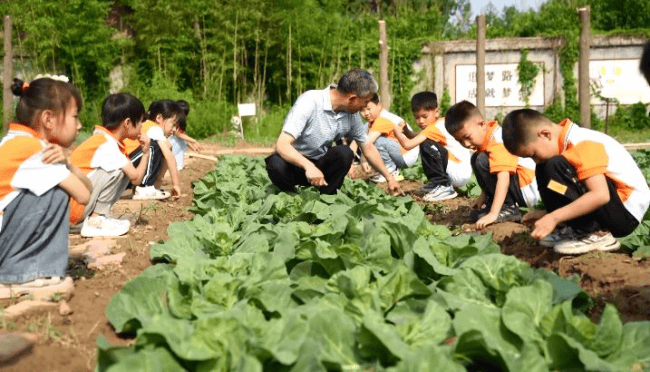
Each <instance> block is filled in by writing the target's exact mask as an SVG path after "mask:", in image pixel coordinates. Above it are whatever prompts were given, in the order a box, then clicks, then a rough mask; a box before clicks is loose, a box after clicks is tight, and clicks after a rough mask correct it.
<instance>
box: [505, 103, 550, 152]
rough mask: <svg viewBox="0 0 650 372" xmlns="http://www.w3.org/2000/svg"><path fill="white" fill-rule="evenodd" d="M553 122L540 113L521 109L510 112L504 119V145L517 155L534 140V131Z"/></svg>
mask: <svg viewBox="0 0 650 372" xmlns="http://www.w3.org/2000/svg"><path fill="white" fill-rule="evenodd" d="M550 122H551V121H550V120H549V119H548V118H546V117H545V116H544V115H542V114H541V113H539V112H538V111H535V110H531V109H520V110H515V111H512V112H510V113H509V114H508V115H506V117H505V118H504V119H503V125H502V126H501V128H502V129H501V137H502V139H503V145H504V146H505V148H506V150H508V152H510V153H511V154H515V155H516V154H517V153H518V152H519V149H520V148H521V147H522V146H525V145H527V144H528V143H530V142H531V140H532V139H533V134H534V129H536V128H538V127H539V126H540V125H541V124H544V123H550Z"/></svg>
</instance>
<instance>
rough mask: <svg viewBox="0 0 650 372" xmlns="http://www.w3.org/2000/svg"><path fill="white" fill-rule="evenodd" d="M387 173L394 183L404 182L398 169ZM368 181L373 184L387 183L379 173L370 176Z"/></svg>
mask: <svg viewBox="0 0 650 372" xmlns="http://www.w3.org/2000/svg"><path fill="white" fill-rule="evenodd" d="M389 172H390V175H391V176H393V178H394V179H395V181H404V176H402V174H401V173H400V172H399V169H395V170H392V171H389ZM370 181H372V182H374V183H384V182H388V181H387V180H386V177H384V176H383V175H382V174H381V173H375V174H373V175H372V176H370Z"/></svg>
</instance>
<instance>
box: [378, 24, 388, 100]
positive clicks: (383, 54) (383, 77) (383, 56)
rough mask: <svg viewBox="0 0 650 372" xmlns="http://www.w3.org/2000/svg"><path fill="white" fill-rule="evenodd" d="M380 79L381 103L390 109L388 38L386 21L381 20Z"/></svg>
mask: <svg viewBox="0 0 650 372" xmlns="http://www.w3.org/2000/svg"><path fill="white" fill-rule="evenodd" d="M379 80H380V82H381V83H380V84H381V98H380V100H381V104H382V106H384V108H386V110H390V104H391V98H390V85H389V83H388V40H387V38H386V21H384V20H380V21H379Z"/></svg>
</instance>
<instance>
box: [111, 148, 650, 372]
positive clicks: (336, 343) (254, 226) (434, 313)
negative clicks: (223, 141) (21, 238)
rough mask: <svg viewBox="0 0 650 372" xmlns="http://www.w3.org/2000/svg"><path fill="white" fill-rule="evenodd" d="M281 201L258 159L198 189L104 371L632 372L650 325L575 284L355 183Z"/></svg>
mask: <svg viewBox="0 0 650 372" xmlns="http://www.w3.org/2000/svg"><path fill="white" fill-rule="evenodd" d="M341 191H342V192H340V193H339V194H337V195H320V194H319V193H318V192H317V191H316V190H315V189H314V188H303V189H301V190H300V192H299V193H298V194H295V195H290V194H286V193H278V191H277V189H276V188H275V187H273V186H272V185H271V184H270V181H269V180H268V177H267V175H266V172H265V170H264V166H263V159H261V158H258V159H249V158H244V157H228V158H224V159H222V160H221V162H220V163H219V167H218V168H217V169H216V170H214V171H213V172H211V173H209V174H207V175H206V176H205V177H204V178H203V179H202V180H200V181H199V182H197V183H196V185H195V204H194V207H193V208H192V209H193V211H194V212H195V213H197V216H196V217H195V218H194V219H193V220H191V221H187V222H180V223H174V224H172V225H171V226H170V227H169V235H170V239H169V240H168V241H167V242H165V243H161V244H157V245H155V246H154V247H152V250H151V257H152V259H154V260H156V261H159V262H161V263H159V264H157V265H154V266H153V267H151V268H149V269H147V270H146V271H145V272H143V273H142V274H141V275H140V276H139V277H137V278H135V279H134V280H132V281H131V282H129V283H127V284H126V285H125V286H124V288H123V289H122V290H121V291H120V292H119V293H117V294H116V295H115V296H114V297H113V298H112V300H111V302H110V304H109V306H108V308H107V310H106V315H107V316H108V318H109V320H110V322H111V324H112V325H113V326H114V327H115V329H116V330H117V331H118V332H126V333H131V334H135V335H136V336H137V338H136V341H135V345H134V346H133V347H130V348H125V347H111V346H110V345H108V344H107V342H106V341H105V340H104V339H103V338H102V337H100V338H99V339H98V348H99V351H98V370H99V371H122V370H124V371H126V370H128V371H146V370H170V371H172V370H174V371H176V370H182V369H186V370H195V371H296V372H297V371H323V372H324V371H365V370H369V369H372V370H374V371H465V370H472V371H479V370H501V371H523V370H531V371H550V370H586V371H596V370H597V371H629V370H630V367H631V366H632V365H635V366H636V367H641V368H644V366H646V367H647V364H648V363H649V362H650V357H649V356H648V354H647V344H648V342H650V322H630V323H627V324H622V323H621V320H620V319H619V316H618V313H617V311H616V309H615V308H614V307H613V306H611V305H607V306H606V307H605V309H604V312H603V315H602V317H601V320H600V323H599V324H595V323H593V322H592V321H591V320H589V318H588V317H586V316H585V315H584V313H583V312H582V311H584V310H585V309H586V307H587V306H588V305H589V300H588V297H587V296H586V295H585V293H584V292H583V291H582V290H581V289H580V288H579V287H578V286H577V285H576V284H575V282H574V281H572V280H569V279H563V278H560V277H558V276H557V275H555V274H554V273H552V272H549V271H545V270H533V269H531V268H530V267H529V266H528V265H527V264H525V263H522V262H520V261H518V260H517V259H516V258H515V257H512V256H506V255H502V254H501V253H499V247H498V246H497V245H496V244H494V243H493V242H492V238H491V236H490V235H483V236H477V235H460V236H451V234H450V232H449V230H448V229H447V228H446V227H444V226H437V225H432V224H430V223H429V221H428V220H427V219H426V218H425V216H424V212H423V211H422V210H421V209H420V208H419V206H418V205H417V204H416V203H415V202H413V201H412V200H411V199H410V198H408V197H401V198H394V197H391V196H388V195H386V194H384V193H382V192H381V191H379V190H378V189H377V188H376V187H374V186H373V185H368V184H367V183H365V182H363V181H360V180H355V181H351V180H346V183H345V184H344V186H343V188H342V190H341Z"/></svg>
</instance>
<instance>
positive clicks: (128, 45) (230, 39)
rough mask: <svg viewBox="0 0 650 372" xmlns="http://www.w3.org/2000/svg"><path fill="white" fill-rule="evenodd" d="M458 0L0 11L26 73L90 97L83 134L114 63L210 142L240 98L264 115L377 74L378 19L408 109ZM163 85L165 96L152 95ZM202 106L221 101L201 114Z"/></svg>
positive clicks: (46, 5)
mask: <svg viewBox="0 0 650 372" xmlns="http://www.w3.org/2000/svg"><path fill="white" fill-rule="evenodd" d="M455 4H456V3H455V2H454V1H453V0H419V1H412V2H402V3H393V2H389V1H385V2H381V1H377V2H372V3H370V2H367V1H343V0H327V1H302V0H283V1H270V0H263V1H260V0H255V1H252V0H244V1H218V2H214V1H208V0H190V1H182V2H179V1H172V0H110V1H109V0H83V1H81V0H70V1H67V0H66V1H62V2H61V1H53V0H45V1H44V0H10V1H4V2H2V3H0V11H1V12H2V14H13V16H14V25H15V26H14V27H15V32H14V35H15V44H16V45H18V46H19V47H20V50H21V51H22V53H23V57H24V58H25V59H27V60H28V61H29V63H31V64H32V66H31V67H32V70H31V71H29V72H28V73H33V75H32V76H34V75H36V73H38V72H43V71H46V72H56V73H63V74H67V75H69V76H71V77H72V80H73V82H74V83H75V84H76V85H77V86H79V87H80V88H81V89H82V93H83V95H84V97H85V99H86V100H87V101H90V105H89V107H90V110H87V111H86V113H85V116H84V117H83V119H85V120H84V125H85V126H86V127H92V126H93V125H95V124H96V123H97V121H98V114H99V112H98V109H97V106H98V105H99V103H100V102H101V99H103V97H105V95H106V94H107V93H108V91H109V81H108V77H109V73H110V72H111V70H112V69H113V68H114V67H116V66H118V65H119V66H121V70H120V71H121V75H122V79H123V80H124V81H126V82H127V86H126V87H124V88H123V90H125V91H129V92H134V93H136V94H138V95H139V96H140V97H141V98H142V100H143V101H144V103H145V105H148V104H149V103H150V102H151V101H152V100H157V99H162V98H172V97H171V96H176V97H178V96H181V97H182V98H183V99H186V100H188V101H190V102H191V103H193V104H194V105H193V108H198V109H199V111H202V112H203V114H198V115H195V114H192V115H191V116H190V118H189V124H190V126H189V131H190V135H197V136H206V135H209V134H214V133H218V132H221V131H223V130H227V129H229V121H230V115H232V113H234V112H235V104H236V103H238V102H256V103H257V104H258V107H259V108H261V109H262V110H263V112H266V111H267V110H269V109H271V110H273V108H274V107H276V106H279V107H287V104H288V103H291V102H293V100H295V99H296V97H297V96H298V95H299V94H300V93H302V92H303V91H305V90H308V89H315V88H323V87H325V86H326V85H327V84H329V83H333V82H336V81H337V80H338V78H339V77H340V76H341V75H342V74H343V73H344V72H345V71H347V70H349V69H350V68H352V67H362V68H366V69H370V70H372V71H375V72H378V53H379V44H378V26H377V21H378V19H380V17H381V18H384V19H385V20H386V22H387V26H388V30H389V46H390V48H391V49H390V64H391V71H390V79H391V82H392V85H391V89H392V92H391V94H392V96H393V103H394V105H393V106H394V107H395V109H396V111H398V112H408V111H410V110H408V108H409V99H410V94H411V90H412V87H413V81H412V79H411V74H412V71H413V68H412V62H413V60H414V59H415V58H417V57H418V56H419V54H420V49H421V47H422V43H423V42H424V41H427V40H429V39H434V38H438V37H439V35H440V34H442V31H443V29H444V27H445V25H447V21H448V18H449V13H450V11H451V9H453V7H454V6H455ZM378 5H379V7H377V6H378ZM380 14H381V16H380ZM28 77H29V76H28ZM162 81H164V82H165V84H164V85H167V87H166V89H164V90H161V89H157V88H156V86H158V87H160V84H161V82H162ZM148 87H153V89H151V91H150V92H147V88H148ZM167 88H171V89H167ZM170 92H171V93H170ZM163 93H164V94H165V95H162V94H163ZM188 98H189V99H188ZM206 101H210V102H218V104H211V105H210V106H209V108H208V107H201V104H202V103H203V102H206ZM195 112H196V111H195ZM210 112H212V115H210ZM222 113H223V114H222ZM255 124H259V123H257V122H256V123H253V125H255ZM193 127H194V128H193ZM273 127H274V128H273V129H274V130H275V131H276V132H275V133H273V135H276V134H277V131H278V130H279V128H278V127H277V123H276V124H275V125H274V126H273ZM253 129H254V130H253V132H254V133H257V132H259V130H258V129H257V128H253ZM264 135H270V133H267V134H264Z"/></svg>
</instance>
